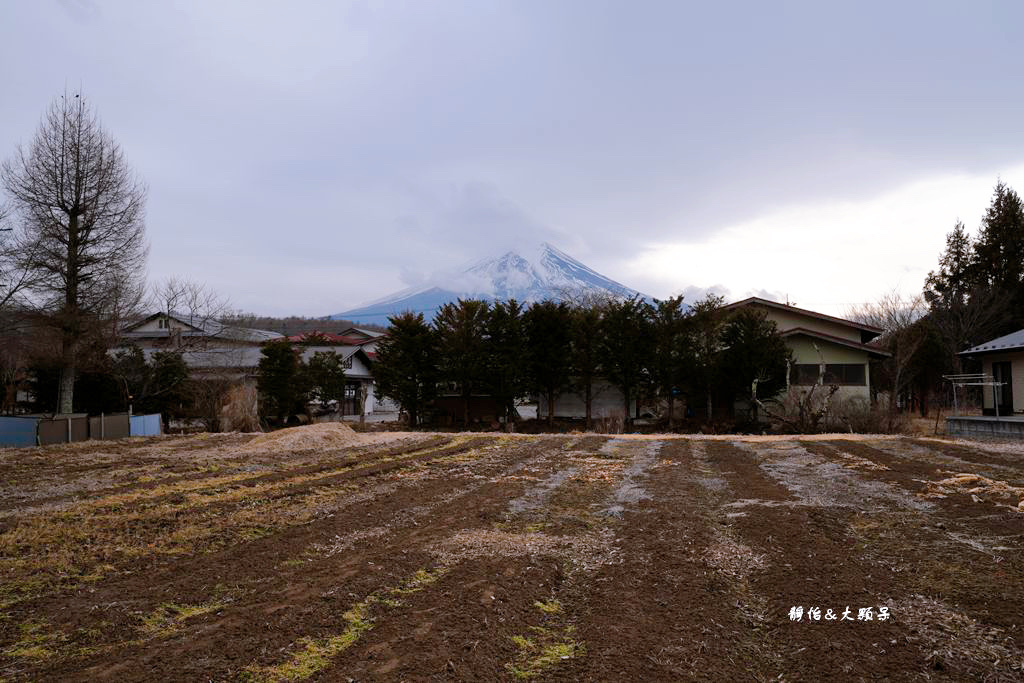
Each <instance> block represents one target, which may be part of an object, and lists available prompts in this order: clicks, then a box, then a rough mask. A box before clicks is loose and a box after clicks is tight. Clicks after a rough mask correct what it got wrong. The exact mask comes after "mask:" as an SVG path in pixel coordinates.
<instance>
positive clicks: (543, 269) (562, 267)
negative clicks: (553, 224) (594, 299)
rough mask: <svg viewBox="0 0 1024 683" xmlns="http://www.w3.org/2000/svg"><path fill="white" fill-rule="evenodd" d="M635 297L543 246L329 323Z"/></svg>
mask: <svg viewBox="0 0 1024 683" xmlns="http://www.w3.org/2000/svg"><path fill="white" fill-rule="evenodd" d="M637 294H639V292H637V291H636V290H635V289H631V288H629V287H626V286H625V285H623V284H620V283H618V282H616V281H615V280H612V279H611V278H608V277H605V276H604V275H601V274H600V273H598V272H597V271H596V270H594V269H593V268H590V267H588V266H586V265H584V264H583V263H581V262H580V261H577V260H576V259H574V258H573V257H572V256H569V255H568V254H566V253H565V252H563V251H561V250H559V249H557V248H556V247H554V246H552V245H550V244H548V243H546V242H545V243H542V244H541V245H540V246H539V248H538V249H536V250H534V251H533V252H532V253H530V252H528V253H527V255H526V256H524V255H523V254H522V253H520V251H516V250H513V251H509V252H506V253H504V254H502V255H501V256H498V257H497V258H492V259H485V260H483V261H479V262H477V263H475V264H473V265H471V266H469V267H468V268H466V269H465V270H464V271H462V272H461V273H455V274H453V275H451V276H447V277H444V278H440V280H439V281H435V282H433V283H430V284H428V285H426V286H422V287H411V288H409V289H404V290H402V291H400V292H396V293H394V294H392V295H390V296H387V297H384V298H383V299H378V300H377V301H373V302H371V303H368V304H366V305H364V306H361V307H359V308H355V309H353V310H350V311H344V312H342V313H336V314H334V315H332V316H330V318H331V319H332V320H335V319H339V318H345V319H347V320H352V321H355V322H358V323H363V324H366V323H370V324H376V325H387V324H388V322H387V319H388V317H389V316H392V315H395V314H397V313H402V312H403V311H412V312H414V313H423V315H424V317H426V318H427V319H428V320H432V319H433V318H434V316H435V315H436V314H437V311H438V310H440V308H441V307H442V306H444V305H445V304H446V303H448V302H451V301H456V300H458V299H484V300H486V301H508V300H509V299H515V300H517V301H519V302H522V303H524V304H529V303H532V302H534V301H544V300H545V299H553V300H556V301H559V300H565V299H571V298H576V297H581V296H587V295H610V296H614V297H633V296H636V295H637Z"/></svg>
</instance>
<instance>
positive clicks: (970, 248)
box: [925, 221, 974, 306]
mask: <svg viewBox="0 0 1024 683" xmlns="http://www.w3.org/2000/svg"><path fill="white" fill-rule="evenodd" d="M973 266H974V245H973V244H972V243H971V236H970V235H969V234H967V230H966V229H965V228H964V224H963V221H957V222H956V225H955V226H954V227H953V231H952V232H950V233H948V234H947V235H946V251H944V252H943V253H942V256H940V257H939V268H938V270H933V271H931V272H930V273H928V278H927V279H926V280H925V298H926V299H927V301H928V303H929V305H931V304H932V302H935V303H936V305H939V306H951V305H954V304H966V303H967V297H968V294H969V292H970V290H971V277H972V274H973V273H972V270H971V269H972V267H973Z"/></svg>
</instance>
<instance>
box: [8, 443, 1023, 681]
mask: <svg viewBox="0 0 1024 683" xmlns="http://www.w3.org/2000/svg"><path fill="white" fill-rule="evenodd" d="M252 438H253V437H251V436H243V435H220V436H203V437H189V438H162V439H150V440H131V441H125V442H105V443H87V444H82V445H75V446H71V447H67V446H65V447H52V448H46V449H38V450H28V449H26V450H6V451H4V450H0V679H8V680H40V679H44V680H45V679H49V680H140V681H142V680H160V679H164V680H199V679H202V680H210V679H212V680H349V679H354V680H427V679H461V680H486V681H493V680H513V679H517V678H536V679H540V680H552V679H555V680H594V681H604V680H633V681H640V680H680V679H684V680H685V679H691V678H697V679H707V680H770V679H776V680H777V679H779V678H780V677H781V678H782V679H783V680H808V681H816V680H824V679H827V678H836V679H858V678H880V677H889V678H895V679H924V678H935V677H940V678H941V677H947V678H950V679H954V680H962V679H965V678H966V679H984V680H1000V679H1002V680H1020V679H1022V678H1024V636H1022V634H1021V629H1022V628H1024V559H1022V557H1021V549H1022V547H1024V509H1022V505H1024V504H1022V502H1021V500H1022V497H1024V489H1021V488H1020V487H1022V486H1024V450H1021V449H1017V448H1016V447H1014V448H1007V447H1006V446H1005V445H1004V446H999V447H988V446H984V445H979V444H967V443H963V442H946V441H940V440H935V439H895V438H879V439H842V438H838V437H827V438H815V439H802V440H798V439H759V438H756V437H755V438H750V439H690V438H659V437H652V438H640V439H635V438H613V437H604V436H592V435H584V436H578V435H574V436H530V437H522V436H518V437H513V436H494V435H486V436H480V435H468V434H452V435H438V434H421V435H402V436H401V437H400V438H398V439H395V440H392V441H387V442H377V443H364V444H362V445H353V446H350V447H344V448H335V449H320V450H315V451H314V450H310V451H292V452H275V451H274V450H273V449H262V450H260V449H257V450H253V449H248V450H247V448H246V444H247V443H248V442H249V441H250V440H252ZM965 475H972V476H965ZM794 607H800V608H802V614H801V615H800V619H799V620H797V619H796V618H795V617H796V612H795V611H793V610H792V608H794ZM812 608H815V609H816V610H820V615H821V617H820V618H819V619H814V618H813V617H812V616H811V615H812V613H815V611H814V610H812ZM846 608H850V612H849V619H843V618H842V615H843V612H844V610H845V609H846ZM864 608H871V616H872V618H871V619H870V620H867V619H864V618H863V617H864V616H865V615H864V614H863V613H860V610H861V609H864ZM882 608H884V611H887V612H888V618H887V619H884V620H882V619H881V614H882V613H883V609H882ZM828 610H831V611H832V614H833V615H835V616H836V617H837V618H836V619H835V620H830V619H828V617H827V615H828V614H829V612H828ZM858 616H860V617H862V618H860V619H858Z"/></svg>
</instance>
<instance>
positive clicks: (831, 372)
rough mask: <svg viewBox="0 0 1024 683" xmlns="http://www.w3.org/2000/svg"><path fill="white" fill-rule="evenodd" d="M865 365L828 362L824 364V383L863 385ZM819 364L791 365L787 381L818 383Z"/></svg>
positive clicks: (803, 384)
mask: <svg viewBox="0 0 1024 683" xmlns="http://www.w3.org/2000/svg"><path fill="white" fill-rule="evenodd" d="M865 369H866V366H865V365H864V364H863V363H828V364H826V365H825V377H824V384H837V385H839V386H846V387H863V386H865V385H866V384H867V381H866V378H867V373H866V372H865ZM820 371H821V366H819V365H817V364H810V363H799V364H796V365H793V366H792V368H791V370H790V374H789V383H790V384H795V385H798V386H809V385H811V384H817V383H818V374H819V372H820Z"/></svg>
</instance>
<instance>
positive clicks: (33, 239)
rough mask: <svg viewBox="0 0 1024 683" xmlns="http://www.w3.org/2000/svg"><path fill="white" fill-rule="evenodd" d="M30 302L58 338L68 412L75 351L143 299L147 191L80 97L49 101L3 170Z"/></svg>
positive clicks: (112, 328)
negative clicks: (36, 126) (29, 135)
mask: <svg viewBox="0 0 1024 683" xmlns="http://www.w3.org/2000/svg"><path fill="white" fill-rule="evenodd" d="M0 181H2V185H3V187H4V189H5V190H6V192H7V194H8V196H9V199H10V204H9V206H10V208H11V210H12V212H13V216H12V217H13V218H14V219H15V220H17V221H18V222H19V224H20V226H21V231H22V235H21V241H20V248H19V254H18V260H19V263H20V265H21V266H22V267H23V268H25V270H26V271H27V272H28V273H29V274H30V275H29V280H30V282H29V286H28V293H29V301H30V304H31V306H32V308H33V309H34V310H35V312H36V313H37V314H38V316H39V318H40V320H41V321H43V322H45V324H47V325H48V326H50V327H52V328H53V329H54V330H55V331H57V332H58V333H59V337H60V360H61V365H62V371H61V380H60V388H59V400H58V409H59V410H60V411H61V412H71V410H72V401H73V392H74V383H75V373H76V368H77V362H78V357H79V351H80V349H81V348H82V347H83V345H84V344H85V342H86V340H88V339H90V338H94V335H107V334H115V335H116V333H117V331H118V329H119V328H120V325H121V322H122V321H123V319H124V318H125V316H127V315H128V313H129V312H130V311H134V310H136V308H137V306H138V304H139V302H140V301H141V299H142V295H143V277H144V272H143V271H144V266H145V261H146V254H147V246H146V242H145V227H144V211H145V199H146V190H145V187H144V185H143V184H142V183H141V182H140V181H139V180H138V178H137V177H136V175H135V173H134V172H133V171H132V169H131V168H130V167H129V166H128V164H127V162H126V161H125V158H124V154H123V153H122V151H121V148H120V146H119V145H118V144H117V143H116V142H115V141H114V139H113V137H111V135H110V134H109V133H108V132H107V131H106V130H104V129H103V127H102V126H101V125H100V122H99V120H98V119H97V117H96V115H95V113H94V112H93V110H92V108H91V107H90V106H89V104H88V102H86V100H85V98H84V97H83V96H80V95H64V96H61V97H58V98H57V99H55V100H54V102H53V104H52V105H51V106H50V108H49V110H48V111H47V112H46V114H45V115H44V117H43V120H42V122H41V124H40V126H39V129H38V130H37V131H36V135H35V137H34V138H33V140H32V141H31V143H30V144H29V145H28V146H27V147H20V146H19V148H18V149H17V150H16V152H15V153H14V155H13V157H11V158H10V159H8V160H7V161H6V162H5V163H4V164H3V167H2V169H0Z"/></svg>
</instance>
